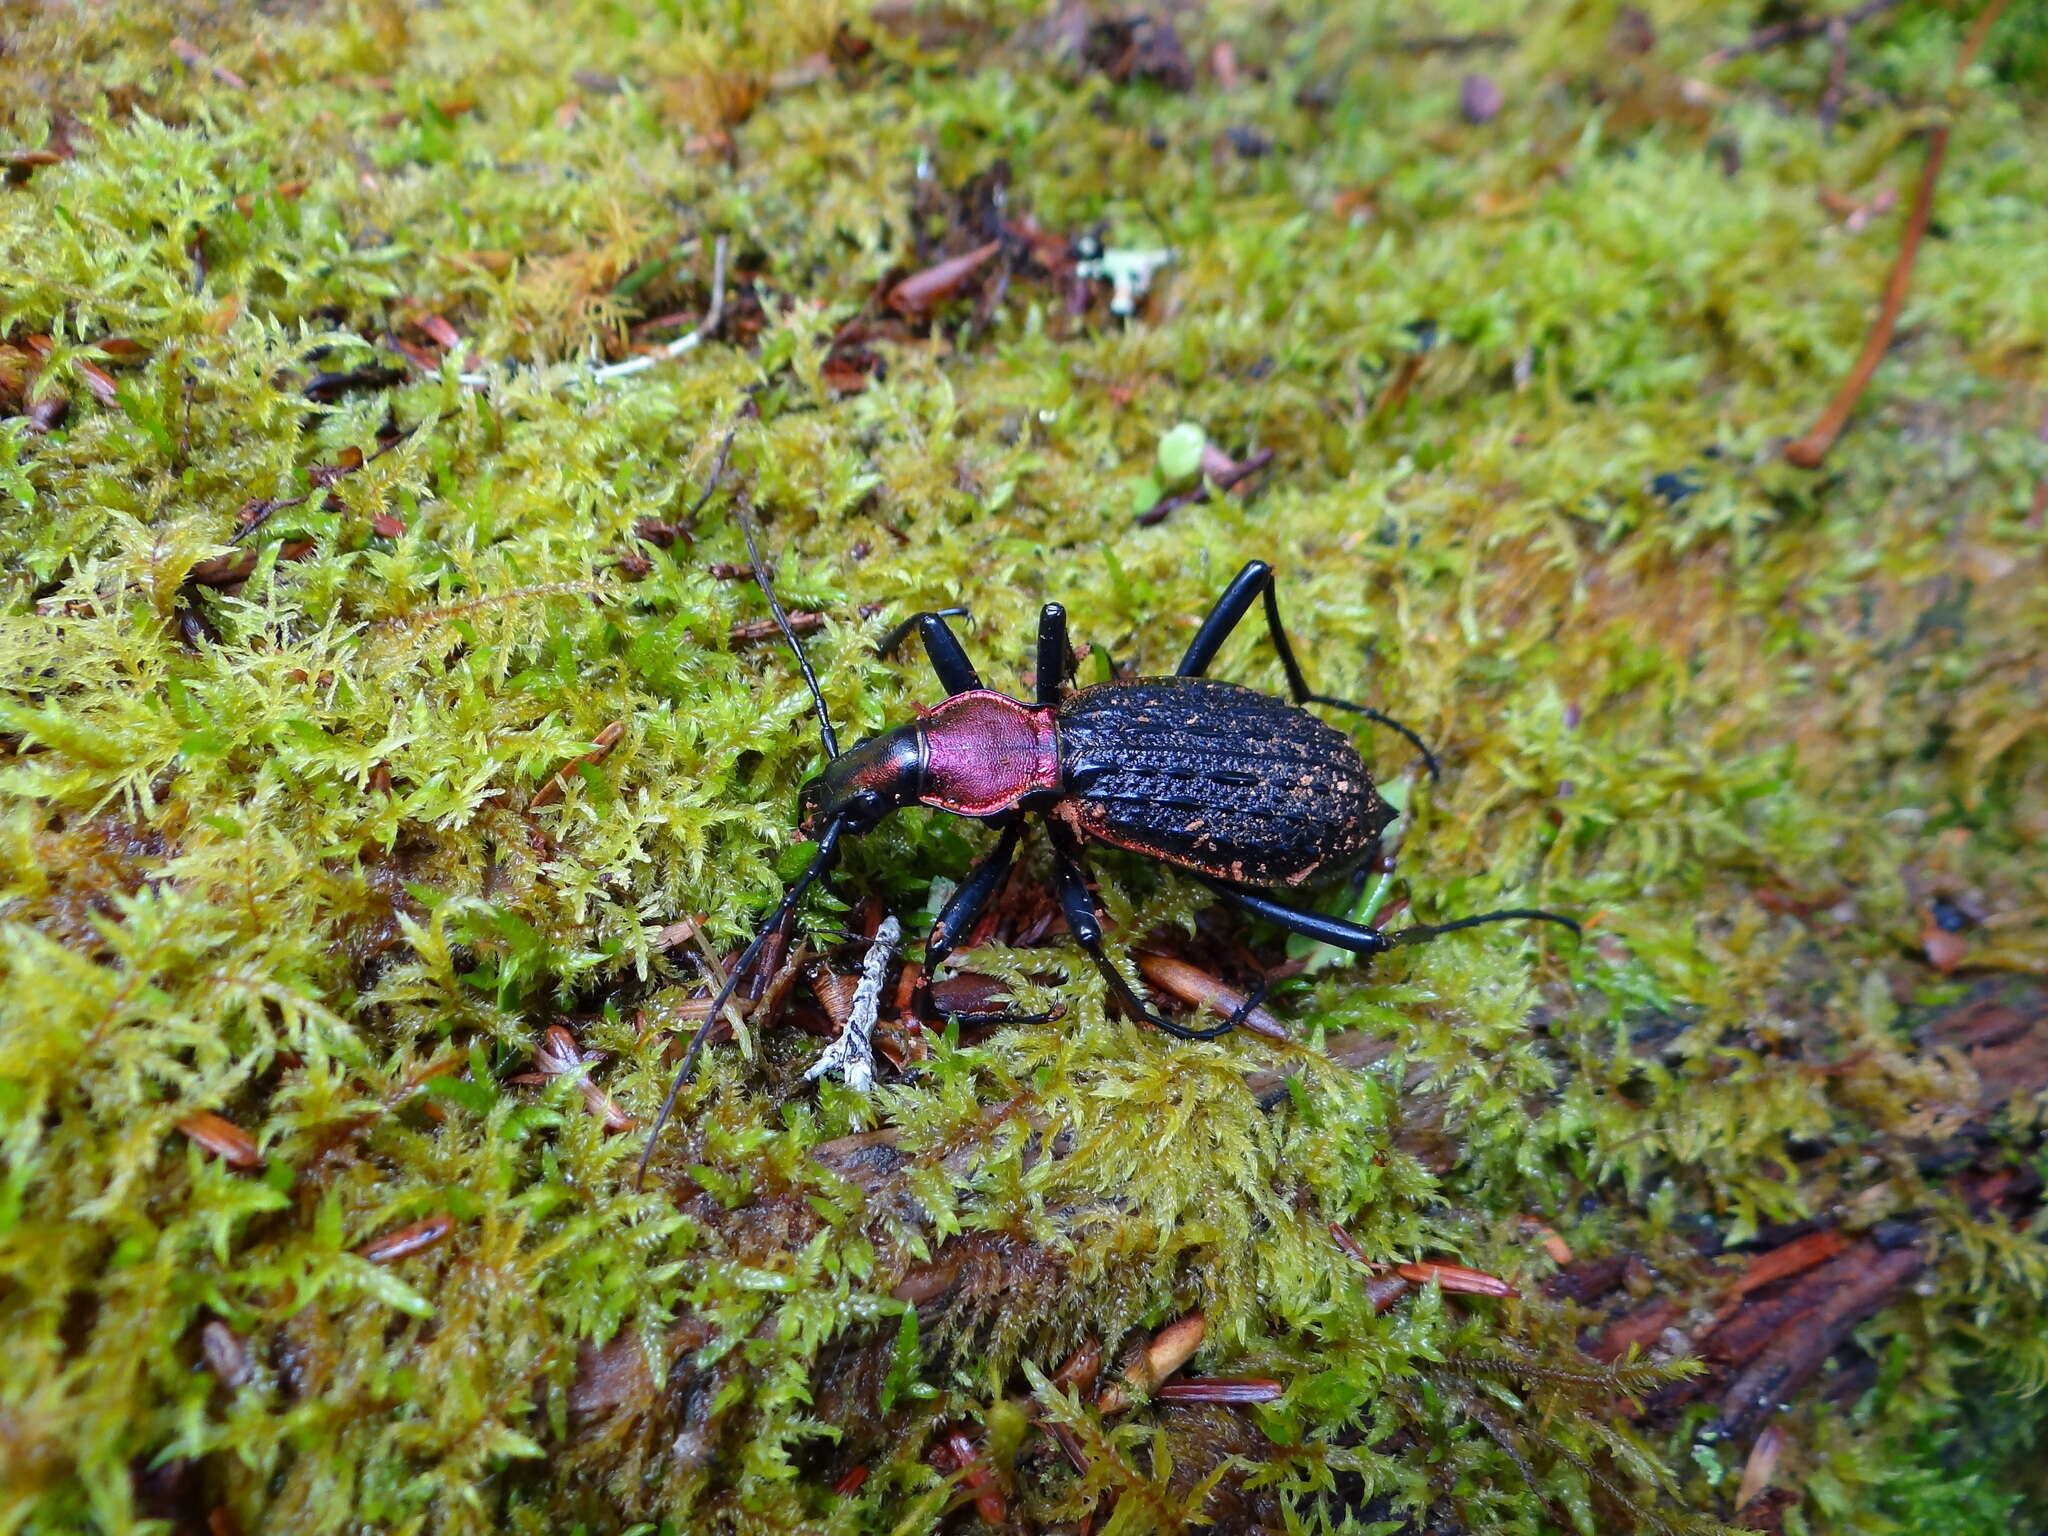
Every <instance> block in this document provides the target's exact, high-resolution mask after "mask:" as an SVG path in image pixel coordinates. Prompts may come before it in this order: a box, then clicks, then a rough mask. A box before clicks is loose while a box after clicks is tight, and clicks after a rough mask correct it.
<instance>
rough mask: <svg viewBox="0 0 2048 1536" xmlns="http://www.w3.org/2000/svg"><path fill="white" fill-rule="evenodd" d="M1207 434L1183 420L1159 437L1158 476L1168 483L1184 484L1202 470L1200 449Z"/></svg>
mask: <svg viewBox="0 0 2048 1536" xmlns="http://www.w3.org/2000/svg"><path fill="white" fill-rule="evenodd" d="M1208 442H1209V434H1208V433H1206V432H1204V431H1203V430H1202V429H1201V428H1200V427H1198V426H1196V425H1195V424H1194V423H1193V422H1191V421H1184V422H1182V423H1181V424H1180V425H1179V426H1177V427H1175V428H1174V429H1173V430H1172V431H1171V432H1168V433H1167V434H1166V435H1165V436H1164V437H1162V438H1160V439H1159V478H1160V479H1161V480H1163V481H1164V482H1165V483H1166V484H1168V485H1186V484H1187V483H1188V482H1189V481H1190V480H1192V479H1194V478H1195V476H1196V475H1199V474H1200V473H1201V472H1202V450H1203V448H1205V447H1207V446H1208Z"/></svg>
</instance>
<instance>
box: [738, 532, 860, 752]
mask: <svg viewBox="0 0 2048 1536" xmlns="http://www.w3.org/2000/svg"><path fill="white" fill-rule="evenodd" d="M732 515H733V516H734V517H735V518H737V519H738V520H739V525H740V532H741V533H742V534H743V535H745V537H746V541H747V558H748V559H749V560H751V561H752V562H753V565H754V580H755V581H756V582H757V583H758V584H759V585H760V588H761V595H762V596H763V597H765V598H767V599H768V611H769V612H770V613H772V614H774V615H775V627H776V628H777V629H779V630H781V631H782V638H783V639H785V640H787V641H788V642H789V648H790V649H791V650H792V651H794V652H796V664H797V666H798V668H799V669H801V670H802V672H803V674H804V686H805V687H806V688H808V689H810V690H811V702H812V703H813V704H815V705H817V706H818V729H819V731H820V732H822V733H823V735H824V737H825V755H826V756H827V757H837V756H838V755H839V735H838V733H837V732H836V731H834V730H833V729H832V715H831V712H830V711H829V710H827V709H826V708H825V695H824V693H823V692H822V691H821V690H820V689H819V687H818V674H817V673H815V672H813V671H812V670H811V658H810V657H808V656H806V655H805V654H804V646H803V642H802V641H801V640H799V639H797V637H796V631H795V630H793V629H791V628H790V627H789V615H788V614H786V613H784V612H783V611H782V604H781V602H780V601H779V600H778V599H777V598H776V596H775V588H774V587H772V586H770V585H769V584H768V567H767V566H765V565H763V564H762V563H761V551H760V550H759V549H758V548H757V547H755V544H754V520H753V519H752V518H751V517H749V516H747V503H746V498H745V497H744V496H741V497H739V498H738V499H737V500H735V501H734V502H733V504H732Z"/></svg>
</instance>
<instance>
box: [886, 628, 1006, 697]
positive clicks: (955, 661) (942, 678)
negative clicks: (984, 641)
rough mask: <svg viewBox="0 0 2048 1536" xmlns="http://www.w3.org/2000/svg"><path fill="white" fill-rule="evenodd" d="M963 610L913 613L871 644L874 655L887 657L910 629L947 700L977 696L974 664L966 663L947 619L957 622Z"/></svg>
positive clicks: (978, 676) (978, 678) (978, 680)
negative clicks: (873, 645) (965, 695)
mask: <svg viewBox="0 0 2048 1536" xmlns="http://www.w3.org/2000/svg"><path fill="white" fill-rule="evenodd" d="M966 612H967V610H966V609H965V608H940V609H935V610H933V611H930V612H926V613H913V614H912V615H911V616H910V617H909V618H907V619H905V620H904V621H903V622H902V623H901V624H898V625H897V626H896V627H895V628H894V629H892V630H890V631H889V633H887V634H886V635H884V636H882V638H881V639H880V640H878V641H876V642H875V654H876V655H877V656H887V655H889V654H890V653H891V652H892V651H894V650H895V649H896V647H897V646H899V645H901V644H902V643H903V642H904V640H905V639H907V638H908V637H909V635H910V632H911V631H912V630H913V629H914V630H916V631H917V638H918V639H920V640H922V641H923V642H924V654H925V656H926V658H927V659H929V660H930V662H931V664H932V671H934V672H936V673H937V674H938V676H939V686H940V687H941V688H943V689H945V690H946V696H947V697H948V698H951V697H952V696H953V695H954V694H956V693H978V692H980V691H981V674H980V673H979V672H976V671H975V670H974V663H973V662H971V661H969V660H968V659H967V651H966V649H965V648H964V647H963V646H962V645H961V644H960V637H959V636H958V635H956V634H954V633H953V629H952V626H951V625H949V624H948V623H947V622H946V620H947V619H948V618H960V617H963V616H964V615H965V614H966Z"/></svg>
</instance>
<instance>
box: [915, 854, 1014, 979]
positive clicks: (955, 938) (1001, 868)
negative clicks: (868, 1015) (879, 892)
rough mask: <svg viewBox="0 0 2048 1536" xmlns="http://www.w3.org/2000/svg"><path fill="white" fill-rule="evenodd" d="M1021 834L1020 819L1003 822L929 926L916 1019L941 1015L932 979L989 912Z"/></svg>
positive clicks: (1008, 868)
mask: <svg viewBox="0 0 2048 1536" xmlns="http://www.w3.org/2000/svg"><path fill="white" fill-rule="evenodd" d="M1023 835H1024V822H1023V820H1022V819H1021V818H1018V817H1012V818H1011V819H1010V820H1008V821H1007V822H1005V823H1004V825H1003V835H1002V836H1001V837H999V838H997V839H996V845H995V847H993V848H991V849H990V850H989V851H988V852H987V853H986V854H984V855H982V858H981V861H980V862H979V863H977V864H976V865H975V866H974V868H972V869H970V870H969V871H968V872H967V878H966V879H964V880H962V881H961V882H960V888H959V889H958V890H956V891H955V892H953V894H952V896H951V897H949V898H948V899H947V901H946V905H945V906H944V907H942V908H941V909H940V911H939V915H938V919H937V921H935V922H934V923H933V924H932V931H931V937H930V938H928V939H926V940H925V944H924V969H923V970H922V971H921V972H920V973H919V974H918V978H917V988H916V990H915V991H913V992H912V993H911V995H910V1006H911V1008H912V1010H913V1011H914V1012H915V1013H916V1015H917V1017H918V1018H920V1019H934V1018H938V1017H939V1016H940V1015H939V1012H938V1010H937V1009H936V1008H935V1007H934V1006H933V1004H932V976H933V974H934V973H935V972H936V971H937V970H938V968H939V967H940V966H941V965H943V964H944V963H945V961H946V957H947V956H948V955H950V954H952V953H953V946H954V945H955V944H958V943H959V942H960V939H961V937H962V936H963V935H964V934H965V933H966V932H967V930H968V929H970V928H972V927H973V926H974V924H975V921H976V920H977V919H978V918H979V917H980V916H981V914H982V913H983V912H984V911H986V910H987V909H988V904H989V900H990V898H991V897H993V896H994V895H995V893H996V890H997V888H998V887H1000V886H1001V885H1002V883H1003V877H1004V876H1005V875H1007V874H1009V872H1010V861H1011V860H1012V859H1014V858H1015V857H1016V855H1017V841H1018V839H1019V838H1020V837H1022V836H1023ZM962 1017H968V1015H962Z"/></svg>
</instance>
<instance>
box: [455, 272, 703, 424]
mask: <svg viewBox="0 0 2048 1536" xmlns="http://www.w3.org/2000/svg"><path fill="white" fill-rule="evenodd" d="M729 249H730V242H729V241H728V239H727V237H726V236H724V235H720V236H719V237H718V239H717V241H716V242H715V243H714V244H713V246H712V252H711V304H710V307H709V308H708V309H706V310H705V312H704V319H703V321H702V323H700V324H699V325H698V326H697V328H696V329H695V330H693V331H690V332H687V333H686V334H684V335H681V336H678V337H677V338H676V339H675V340H674V341H672V342H670V343H669V344H668V345H667V346H665V347H657V348H656V349H655V350H654V351H652V352H643V353H641V354H640V355H639V356H638V357H629V358H627V359H626V360H625V361H624V362H621V363H607V364H606V365H604V366H603V367H601V368H593V369H591V370H590V373H589V378H590V380H591V382H593V383H597V384H609V383H611V382H613V381H614V380H617V379H624V378H630V377H632V376H633V375H634V374H636V373H645V372H646V371H647V370H648V369H650V368H652V367H654V366H655V365H656V364H658V363H666V362H671V361H673V360H674V359H676V358H678V357H681V356H682V355H683V354H684V353H686V352H692V351H695V350H696V349H697V348H698V347H700V346H702V345H703V344H704V343H705V342H706V341H708V340H709V339H710V338H711V337H713V336H715V335H717V334H718V328H719V326H720V325H721V324H723V323H724V320H725V258H726V253H727V251H728V250H729ZM455 382H456V383H458V384H460V385H462V386H463V388H465V389H486V388H488V387H489V386H490V382H491V376H490V375H489V374H488V373H484V372H471V373H458V374H457V375H456V376H455Z"/></svg>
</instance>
